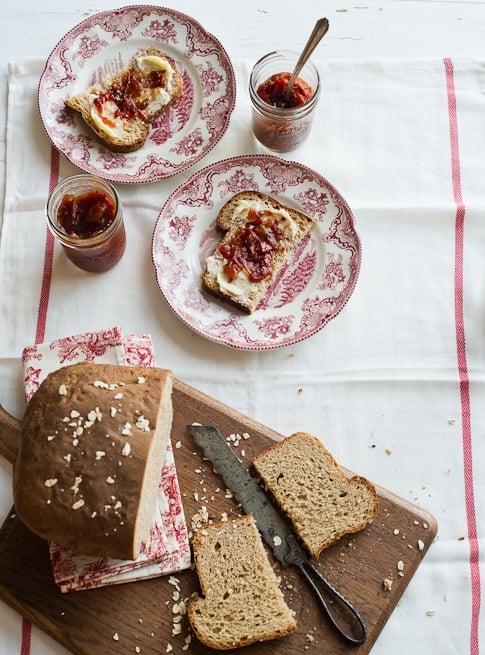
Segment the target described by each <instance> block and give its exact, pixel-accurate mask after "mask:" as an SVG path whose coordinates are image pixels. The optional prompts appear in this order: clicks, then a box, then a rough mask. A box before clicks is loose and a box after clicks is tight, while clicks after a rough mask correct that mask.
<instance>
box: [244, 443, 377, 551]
mask: <svg viewBox="0 0 485 655" xmlns="http://www.w3.org/2000/svg"><path fill="white" fill-rule="evenodd" d="M253 465H254V467H255V469H256V471H257V473H258V474H259V475H260V477H261V479H262V480H263V481H264V484H265V486H266V487H267V488H268V489H269V490H270V492H271V493H272V495H273V496H274V498H275V500H276V502H277V503H278V505H279V506H280V507H281V509H282V510H283V511H284V512H285V513H286V514H287V516H288V517H289V518H290V520H291V522H292V524H293V526H294V529H295V531H296V532H297V534H298V535H299V537H300V538H301V540H302V542H303V543H304V545H305V546H306V548H307V549H308V551H309V552H310V554H311V555H312V556H313V557H315V558H316V557H318V556H319V555H320V553H321V552H322V550H324V548H327V547H328V546H330V545H331V544H333V543H334V542H335V541H337V540H338V539H340V538H341V537H342V536H343V535H345V534H350V533H353V532H358V531H359V530H363V529H364V528H365V527H366V526H367V525H369V524H370V523H371V522H372V521H373V520H374V518H375V517H376V515H377V511H378V498H377V493H376V490H375V488H374V486H373V485H372V484H371V483H370V482H369V481H368V480H366V479H365V478H362V477H359V476H355V477H352V478H350V479H347V477H346V476H345V475H344V473H343V472H342V470H341V469H340V467H339V465H338V464H337V462H336V461H335V459H334V458H333V456H332V455H331V454H330V453H329V451H328V450H327V449H326V448H325V446H323V444H322V443H321V442H320V441H319V440H318V439H317V438H316V437H314V436H312V435H310V434H307V433H305V432H297V433H295V434H293V435H292V436H291V437H288V438H287V439H284V440H283V441H281V442H280V443H278V444H276V445H275V446H272V447H271V448H269V449H268V450H266V451H264V452H262V453H261V454H259V455H257V456H256V457H255V459H254V460H253Z"/></svg>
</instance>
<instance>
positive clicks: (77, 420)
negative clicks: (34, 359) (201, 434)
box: [13, 362, 173, 559]
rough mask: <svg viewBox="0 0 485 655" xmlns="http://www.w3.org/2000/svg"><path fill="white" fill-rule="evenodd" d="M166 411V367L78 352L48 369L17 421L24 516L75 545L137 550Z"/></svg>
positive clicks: (149, 510)
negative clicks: (97, 359)
mask: <svg viewBox="0 0 485 655" xmlns="http://www.w3.org/2000/svg"><path fill="white" fill-rule="evenodd" d="M172 412H173V409H172V372H171V371H169V370H166V369H159V368H154V367H150V368H145V367H136V366H135V367H129V366H118V365H114V364H94V363H90V362H83V363H80V364H72V365H69V366H65V367H62V368H60V369H58V370H56V371H54V372H52V373H51V374H50V375H48V376H47V377H46V379H45V380H44V381H43V382H42V384H41V385H40V386H39V388H38V390H37V391H36V393H35V394H34V395H33V396H32V399H31V401H30V403H29V405H28V407H27V410H26V413H25V416H24V419H23V421H22V435H21V440H20V446H19V450H18V453H17V457H16V460H15V464H14V469H13V493H14V502H15V509H16V512H17V515H18V516H19V518H20V520H21V521H22V522H23V523H24V524H25V525H26V526H27V527H28V528H29V529H30V530H32V532H34V533H36V534H37V535H38V536H39V537H41V538H43V539H46V540H48V541H53V542H55V543H56V544H57V545H59V546H62V547H64V548H68V549H70V550H72V551H74V552H76V553H82V554H83V555H92V556H95V557H111V558H114V559H135V558H136V557H137V555H138V552H139V550H140V547H141V543H142V542H144V541H146V540H147V538H148V536H149V533H150V529H151V528H152V525H153V515H154V511H155V506H156V502H157V490H158V486H159V483H160V471H161V470H162V467H163V462H164V459H165V453H166V449H167V444H168V440H169V437H170V430H171V425H172ZM140 418H143V421H139V419H140ZM128 426H130V427H129V429H128ZM113 499H115V500H113Z"/></svg>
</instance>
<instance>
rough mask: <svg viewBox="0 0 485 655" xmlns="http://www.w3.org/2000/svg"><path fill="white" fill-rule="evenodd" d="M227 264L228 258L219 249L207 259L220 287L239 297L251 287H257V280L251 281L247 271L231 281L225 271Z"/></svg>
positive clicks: (208, 266)
mask: <svg viewBox="0 0 485 655" xmlns="http://www.w3.org/2000/svg"><path fill="white" fill-rule="evenodd" d="M226 264H227V260H226V259H225V258H224V257H223V256H222V255H221V253H220V252H219V251H216V252H215V253H214V254H213V255H211V256H210V257H208V258H207V260H206V265H207V270H208V271H209V272H210V273H211V275H215V276H216V279H217V284H218V285H219V288H220V289H222V290H223V291H225V293H227V294H229V295H230V296H232V297H233V298H237V297H238V296H241V295H242V294H243V293H246V292H248V291H250V290H251V288H256V287H257V286H258V284H257V282H251V281H250V279H249V278H248V276H247V274H246V272H245V271H240V272H239V273H238V275H237V277H236V279H235V280H233V281H232V282H229V280H228V279H227V277H226V275H225V273H224V266H225V265H226Z"/></svg>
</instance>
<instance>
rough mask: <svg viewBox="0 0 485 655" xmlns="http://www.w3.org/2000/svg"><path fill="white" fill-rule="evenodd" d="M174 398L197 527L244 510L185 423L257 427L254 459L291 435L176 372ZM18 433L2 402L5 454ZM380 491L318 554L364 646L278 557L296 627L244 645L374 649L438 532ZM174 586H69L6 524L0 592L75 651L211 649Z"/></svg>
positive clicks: (190, 585)
mask: <svg viewBox="0 0 485 655" xmlns="http://www.w3.org/2000/svg"><path fill="white" fill-rule="evenodd" d="M173 402H174V424H173V430H172V442H173V445H174V454H175V461H176V466H177V472H178V476H179V482H180V488H181V492H182V497H183V504H184V510H185V514H186V519H187V523H188V526H189V530H191V529H192V524H193V519H194V517H196V516H197V514H198V513H199V512H200V510H201V508H202V507H205V508H207V511H208V513H209V516H210V518H211V519H212V520H220V519H221V518H222V517H223V515H225V514H227V516H228V517H229V518H230V517H234V516H238V515H239V514H240V511H239V508H238V506H237V505H236V503H235V501H234V500H233V499H232V498H231V497H230V494H228V493H227V492H226V489H225V488H224V487H223V485H222V482H221V479H220V478H219V476H218V475H217V474H215V473H214V471H213V470H212V467H211V466H210V465H209V464H208V463H207V462H205V461H204V460H203V458H202V456H201V453H200V452H199V451H198V449H197V447H196V446H195V444H194V443H193V441H192V439H191V437H190V435H189V434H188V433H187V431H186V429H185V426H186V425H187V424H189V423H193V422H198V423H202V424H206V425H215V426H217V427H218V428H219V429H220V430H221V432H222V433H223V434H224V435H225V436H229V435H231V434H240V435H242V434H243V433H245V434H246V435H249V438H247V439H241V440H240V441H239V444H238V445H237V446H234V447H235V449H236V451H237V452H238V455H239V457H240V458H241V459H242V460H243V461H244V463H245V464H246V465H247V466H248V467H249V466H250V463H251V460H252V458H253V457H254V456H255V455H256V454H257V453H259V452H260V451H261V450H263V449H264V448H266V447H268V446H269V445H271V443H272V440H280V439H282V438H283V436H288V435H281V434H278V433H276V432H275V431H273V430H271V429H270V428H267V427H265V426H264V425H261V424H259V423H257V422H255V421H253V420H252V419H250V418H248V417H246V416H244V415H241V414H240V413H238V412H236V411H234V410H233V409H231V408H230V407H227V406H226V405H223V404H222V403H219V402H217V401H215V400H213V399H211V398H209V397H208V396H206V395H204V394H202V393H201V392H199V391H197V390H196V389H194V388H192V387H190V386H188V385H186V384H184V383H183V382H180V381H178V380H176V381H175V387H174V394H173ZM18 439H19V422H18V421H17V420H16V419H15V418H13V417H11V416H10V415H9V414H7V413H6V412H5V411H4V410H3V409H2V408H1V407H0V454H2V455H3V456H5V457H6V458H7V459H9V460H10V461H13V458H14V456H15V451H16V448H17V444H18ZM346 473H347V474H348V475H350V472H349V471H346ZM359 474H362V475H365V472H364V471H359ZM378 494H379V503H380V506H379V513H378V516H377V518H376V519H375V521H374V523H373V524H372V525H371V526H369V527H368V528H367V529H366V530H364V531H362V532H360V533H358V534H355V535H352V536H350V537H344V538H342V539H341V540H340V541H339V542H338V543H337V544H334V545H333V546H332V547H330V548H329V549H327V550H326V551H324V553H322V555H321V556H320V558H319V559H318V562H317V565H318V567H319V568H320V570H321V571H322V573H323V574H324V575H325V576H327V578H328V579H329V580H330V581H331V582H332V583H333V584H334V585H335V586H336V587H337V589H339V591H341V592H342V593H343V594H344V596H346V597H347V598H348V600H349V601H350V602H351V603H352V604H353V605H354V606H355V607H356V608H357V609H358V610H359V612H360V613H361V615H362V617H363V619H364V621H365V623H366V626H367V629H368V639H367V641H366V642H365V644H363V645H362V646H350V645H348V644H347V643H346V642H344V641H342V639H341V638H340V637H339V636H338V635H337V634H336V633H335V631H334V630H333V629H332V628H331V627H330V626H329V624H328V622H327V621H326V618H325V616H323V615H322V613H321V612H320V610H319V607H318V605H317V603H316V602H315V600H314V598H313V595H312V592H311V591H310V589H309V588H308V587H307V586H306V584H305V582H304V581H303V580H302V579H301V577H300V576H299V573H298V571H297V570H296V569H294V568H288V569H281V568H280V567H279V566H278V565H277V564H276V563H274V566H275V568H276V569H277V570H278V575H280V577H281V586H282V590H283V592H284V594H285V597H286V600H287V603H288V605H289V606H290V607H291V608H292V609H293V610H294V611H295V613H296V618H297V622H298V629H297V631H296V632H295V633H293V634H292V635H289V636H288V637H285V638H283V639H280V640H278V641H277V642H274V641H273V642H265V643H261V644H255V645H252V646H248V647H246V648H244V652H245V653H247V654H248V655H251V654H255V655H256V654H257V655H269V654H270V653H274V652H275V648H277V651H278V653H281V655H296V653H303V652H305V653H315V655H318V654H320V653H323V652H324V653H325V654H326V655H344V654H347V653H353V654H355V655H365V654H366V653H369V651H370V650H371V648H372V646H373V644H374V643H375V641H376V639H377V637H378V636H379V634H380V632H381V630H382V628H383V627H384V625H385V623H386V621H387V619H388V618H389V616H390V614H391V613H392V611H393V609H394V608H395V606H396V604H397V602H398V601H399V599H400V598H401V596H402V594H403V592H404V590H405V588H406V586H407V585H408V583H409V581H410V580H411V578H412V576H413V575H414V573H415V571H416V569H417V568H418V566H419V564H420V562H421V561H422V558H423V557H424V555H425V553H426V551H427V549H428V548H429V546H430V545H431V543H432V541H433V539H434V537H435V535H436V531H437V524H436V521H435V519H434V518H433V517H432V516H431V515H430V514H429V513H427V512H425V511H423V510H422V509H420V508H419V507H417V506H415V505H412V504H410V503H409V502H407V501H405V500H403V499H401V498H398V497H396V496H394V495H393V494H392V493H390V492H388V491H385V490H384V489H381V488H378ZM418 544H420V545H419V546H418ZM269 556H270V559H271V561H272V562H274V560H273V559H272V555H271V554H269ZM399 562H402V571H401V572H400V571H399V570H398V563H399ZM399 566H401V565H399ZM174 577H175V578H176V581H177V584H178V586H179V588H180V596H181V598H184V599H185V598H188V597H189V596H190V595H191V594H192V593H194V592H196V591H197V590H198V589H199V585H198V580H197V576H196V574H195V573H194V571H192V570H187V571H184V572H182V573H178V574H176V575H175V576H174ZM386 578H387V579H390V580H392V587H391V589H390V590H385V588H384V584H383V582H384V579H386ZM173 582H174V580H173V579H172V583H173ZM175 590H176V588H175V586H174V584H171V582H170V578H169V577H162V578H156V579H152V580H145V581H140V582H132V583H127V584H122V585H115V586H111V587H105V588H102V589H96V590H88V591H80V592H71V593H68V594H62V593H61V592H60V591H59V590H58V588H57V587H56V585H55V583H54V582H53V579H52V574H51V567H50V561H49V555H48V548H47V544H46V543H45V542H44V541H42V540H41V539H39V538H38V537H36V536H35V535H33V534H32V533H31V532H29V531H28V530H27V529H26V528H25V527H24V526H23V525H22V523H21V522H20V521H19V520H18V519H17V518H16V517H15V513H14V511H13V510H12V512H11V514H10V516H9V517H8V518H7V519H6V521H5V523H4V525H3V526H2V528H1V530H0V598H2V599H3V600H4V601H5V602H6V603H8V604H9V605H11V606H12V607H13V608H15V609H16V610H17V611H18V612H20V613H21V614H22V615H23V616H25V617H27V618H28V619H30V620H31V621H32V622H33V623H35V624H36V625H38V626H39V627H40V628H41V629H43V630H44V631H45V632H47V633H48V634H49V635H51V636H52V637H53V638H54V639H56V640H58V641H59V642H60V643H62V644H63V645H64V646H65V647H66V648H67V649H69V650H71V651H72V652H73V653H76V654H79V655H99V653H103V654H111V653H113V654H116V655H133V653H141V654H142V655H155V654H156V655H160V653H166V652H167V647H168V645H169V644H170V646H171V647H172V648H173V650H172V651H171V652H172V653H174V654H182V653H192V654H196V655H199V654H202V653H209V652H212V651H211V649H209V648H207V647H206V646H203V645H201V644H200V643H199V642H197V640H196V638H195V637H194V638H192V640H191V641H190V629H189V626H188V622H187V619H186V617H185V616H182V620H181V623H180V625H181V632H180V634H173V626H174V617H175V616H177V604H176V596H174V591H175ZM169 650H170V649H169ZM214 652H217V651H214Z"/></svg>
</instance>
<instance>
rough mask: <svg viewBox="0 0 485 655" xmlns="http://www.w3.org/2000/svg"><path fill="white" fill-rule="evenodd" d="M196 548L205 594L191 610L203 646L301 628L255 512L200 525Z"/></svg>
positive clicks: (242, 643)
mask: <svg viewBox="0 0 485 655" xmlns="http://www.w3.org/2000/svg"><path fill="white" fill-rule="evenodd" d="M192 547H193V551H194V561H195V567H196V571H197V574H198V576H199V581H200V586H201V591H202V596H198V595H196V596H193V597H192V598H191V599H190V601H189V605H188V610H187V614H188V618H189V621H190V625H191V627H192V629H193V630H194V632H195V634H196V635H197V637H198V639H199V640H200V641H201V642H202V643H203V644H205V645H206V646H209V647H210V648H216V649H218V650H227V649H230V648H238V647H240V646H247V645H248V644H252V643H254V642H258V641H267V640H270V639H276V638H279V637H283V636H285V635H288V634H290V633H291V632H293V631H294V630H296V621H295V617H294V614H293V612H292V611H291V610H290V609H289V607H288V606H287V604H286V602H285V599H284V596H283V593H282V592H281V590H280V587H279V581H278V578H277V577H276V575H275V573H274V571H273V569H272V568H271V565H270V562H269V560H268V556H267V554H266V550H265V548H264V546H263V542H262V540H261V536H260V534H259V532H258V529H257V527H256V524H255V522H254V519H253V516H252V515H251V514H249V515H245V516H242V517H241V518H237V519H233V520H229V521H225V522H222V523H213V524H209V525H207V526H205V527H203V528H200V529H199V530H198V531H197V532H196V534H195V536H194V538H193V540H192Z"/></svg>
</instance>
